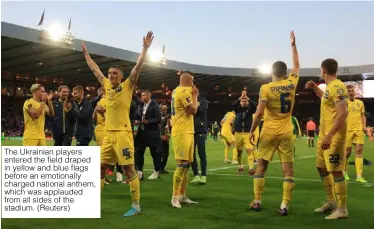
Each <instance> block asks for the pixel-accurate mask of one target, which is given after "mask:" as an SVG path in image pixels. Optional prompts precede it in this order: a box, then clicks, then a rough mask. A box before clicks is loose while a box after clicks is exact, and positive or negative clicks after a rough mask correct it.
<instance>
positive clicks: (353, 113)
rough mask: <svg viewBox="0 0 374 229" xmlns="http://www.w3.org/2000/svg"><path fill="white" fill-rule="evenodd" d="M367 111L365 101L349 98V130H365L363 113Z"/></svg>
mask: <svg viewBox="0 0 374 229" xmlns="http://www.w3.org/2000/svg"><path fill="white" fill-rule="evenodd" d="M363 113H365V106H364V103H363V102H362V101H361V100H359V99H354V100H353V101H351V100H349V99H348V117H347V128H348V130H360V131H361V130H363V126H362V120H361V115H362V114H363Z"/></svg>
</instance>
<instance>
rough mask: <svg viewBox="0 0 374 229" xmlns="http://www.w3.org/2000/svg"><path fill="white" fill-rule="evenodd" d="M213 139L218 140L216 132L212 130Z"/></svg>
mask: <svg viewBox="0 0 374 229" xmlns="http://www.w3.org/2000/svg"><path fill="white" fill-rule="evenodd" d="M213 140H215V141H217V140H218V132H215V131H214V132H213Z"/></svg>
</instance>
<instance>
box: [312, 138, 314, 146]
mask: <svg viewBox="0 0 374 229" xmlns="http://www.w3.org/2000/svg"><path fill="white" fill-rule="evenodd" d="M311 142H312V147H314V139H313V138H312V139H311Z"/></svg>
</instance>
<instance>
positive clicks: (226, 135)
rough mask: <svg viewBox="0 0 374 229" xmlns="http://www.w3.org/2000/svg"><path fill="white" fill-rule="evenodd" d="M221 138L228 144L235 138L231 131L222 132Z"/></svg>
mask: <svg viewBox="0 0 374 229" xmlns="http://www.w3.org/2000/svg"><path fill="white" fill-rule="evenodd" d="M221 137H222V138H223V139H224V140H225V142H229V143H230V144H231V142H234V141H235V136H234V135H233V134H232V132H231V131H223V132H222V133H221Z"/></svg>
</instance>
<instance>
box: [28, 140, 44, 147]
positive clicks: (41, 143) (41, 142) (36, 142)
mask: <svg viewBox="0 0 374 229" xmlns="http://www.w3.org/2000/svg"><path fill="white" fill-rule="evenodd" d="M23 146H47V141H46V140H45V139H23Z"/></svg>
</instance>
